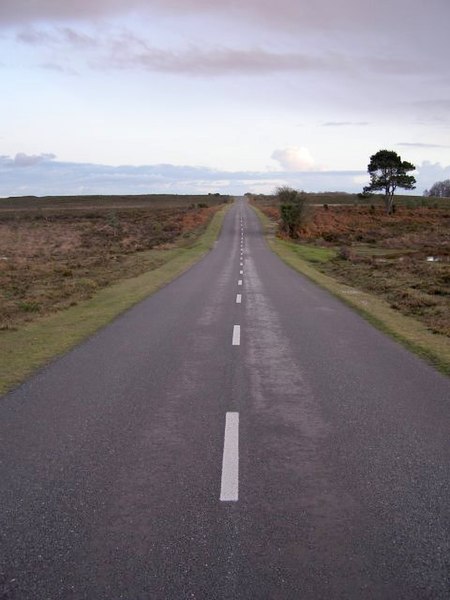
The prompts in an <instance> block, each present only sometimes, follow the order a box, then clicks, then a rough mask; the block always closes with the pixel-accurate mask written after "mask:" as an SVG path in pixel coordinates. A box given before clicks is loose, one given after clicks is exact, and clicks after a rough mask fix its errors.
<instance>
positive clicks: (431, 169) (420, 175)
mask: <svg viewBox="0 0 450 600" xmlns="http://www.w3.org/2000/svg"><path fill="white" fill-rule="evenodd" d="M416 171H417V175H416V179H417V182H418V183H420V188H421V189H422V191H423V190H424V189H430V187H431V186H432V185H433V183H436V182H437V181H444V180H446V179H450V165H447V166H443V165H441V164H440V163H431V162H429V161H427V160H426V161H424V162H423V163H422V164H421V165H418V166H416Z"/></svg>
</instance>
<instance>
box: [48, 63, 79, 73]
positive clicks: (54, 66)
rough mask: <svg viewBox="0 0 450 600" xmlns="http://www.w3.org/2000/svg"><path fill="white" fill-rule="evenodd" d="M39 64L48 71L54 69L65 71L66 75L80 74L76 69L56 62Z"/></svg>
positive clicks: (57, 71)
mask: <svg viewBox="0 0 450 600" xmlns="http://www.w3.org/2000/svg"><path fill="white" fill-rule="evenodd" d="M39 66H40V67H41V69H45V70H46V71H54V72H55V73H63V74H64V75H77V76H78V75H79V73H78V72H77V71H75V69H72V68H70V67H66V66H64V65H60V64H58V63H54V62H46V63H42V64H41V65H39Z"/></svg>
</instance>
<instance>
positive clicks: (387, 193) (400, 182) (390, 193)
mask: <svg viewBox="0 0 450 600" xmlns="http://www.w3.org/2000/svg"><path fill="white" fill-rule="evenodd" d="M415 168H416V167H415V166H414V165H413V164H411V163H409V162H407V161H406V160H403V161H402V159H401V158H400V156H399V155H398V154H397V153H396V152H394V151H393V150H379V151H378V152H377V153H376V154H374V155H373V156H371V157H370V163H369V164H368V166H367V170H368V172H369V175H370V184H369V185H367V186H366V187H365V188H364V190H363V192H364V194H367V193H370V192H376V191H380V190H382V191H384V204H385V206H386V212H387V214H388V215H390V214H391V213H392V211H393V207H394V193H395V190H396V189H397V188H398V187H400V188H403V189H405V190H413V189H414V188H415V187H416V186H415V185H414V184H415V183H416V178H415V177H414V176H413V175H408V172H409V171H414V169H415Z"/></svg>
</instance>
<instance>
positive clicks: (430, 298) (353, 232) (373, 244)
mask: <svg viewBox="0 0 450 600" xmlns="http://www.w3.org/2000/svg"><path fill="white" fill-rule="evenodd" d="M251 200H252V202H253V203H254V204H255V206H257V207H258V208H259V209H261V210H262V211H263V212H264V213H265V214H266V215H267V216H268V217H269V218H270V219H271V220H272V221H274V222H279V220H280V211H279V205H278V203H277V201H276V199H275V198H272V197H269V196H253V197H252V198H251ZM322 202H323V203H322ZM369 202H370V200H369V201H366V202H363V203H361V202H360V201H359V200H358V198H357V197H356V196H350V195H342V196H339V195H328V196H325V195H308V204H309V205H308V206H307V209H306V215H305V220H304V223H303V225H302V226H301V227H300V228H299V230H298V239H297V240H296V243H298V244H299V245H300V246H301V250H302V252H303V258H304V259H305V260H309V261H310V262H312V263H314V266H315V268H317V269H318V270H320V271H321V272H323V273H325V274H327V275H330V276H332V277H333V278H335V279H337V280H338V281H340V282H341V283H345V284H348V285H351V286H352V287H355V288H359V289H362V290H364V291H366V292H369V293H372V294H374V295H376V296H379V297H381V298H383V299H384V300H386V301H387V302H388V303H389V305H390V306H391V307H392V308H394V309H396V310H398V311H400V312H401V313H402V314H405V315H408V316H412V317H414V318H415V319H417V320H419V321H420V322H422V323H423V324H425V325H426V327H427V328H428V329H429V330H430V331H431V332H433V333H436V334H442V335H445V336H450V199H446V200H443V201H442V200H441V201H439V202H436V201H432V200H431V201H428V202H425V201H423V199H420V198H411V197H407V196H404V197H402V198H401V199H400V202H398V203H397V209H396V212H395V214H393V215H386V213H385V211H384V208H383V207H382V206H381V205H380V203H379V202H376V203H372V204H369Z"/></svg>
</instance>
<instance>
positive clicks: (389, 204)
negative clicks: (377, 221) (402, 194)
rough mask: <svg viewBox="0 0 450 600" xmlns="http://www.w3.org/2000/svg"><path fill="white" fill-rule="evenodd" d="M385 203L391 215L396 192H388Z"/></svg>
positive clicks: (387, 211)
mask: <svg viewBox="0 0 450 600" xmlns="http://www.w3.org/2000/svg"><path fill="white" fill-rule="evenodd" d="M384 205H385V206H386V213H387V214H388V215H391V214H392V213H393V208H394V194H386V195H385V197H384Z"/></svg>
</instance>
